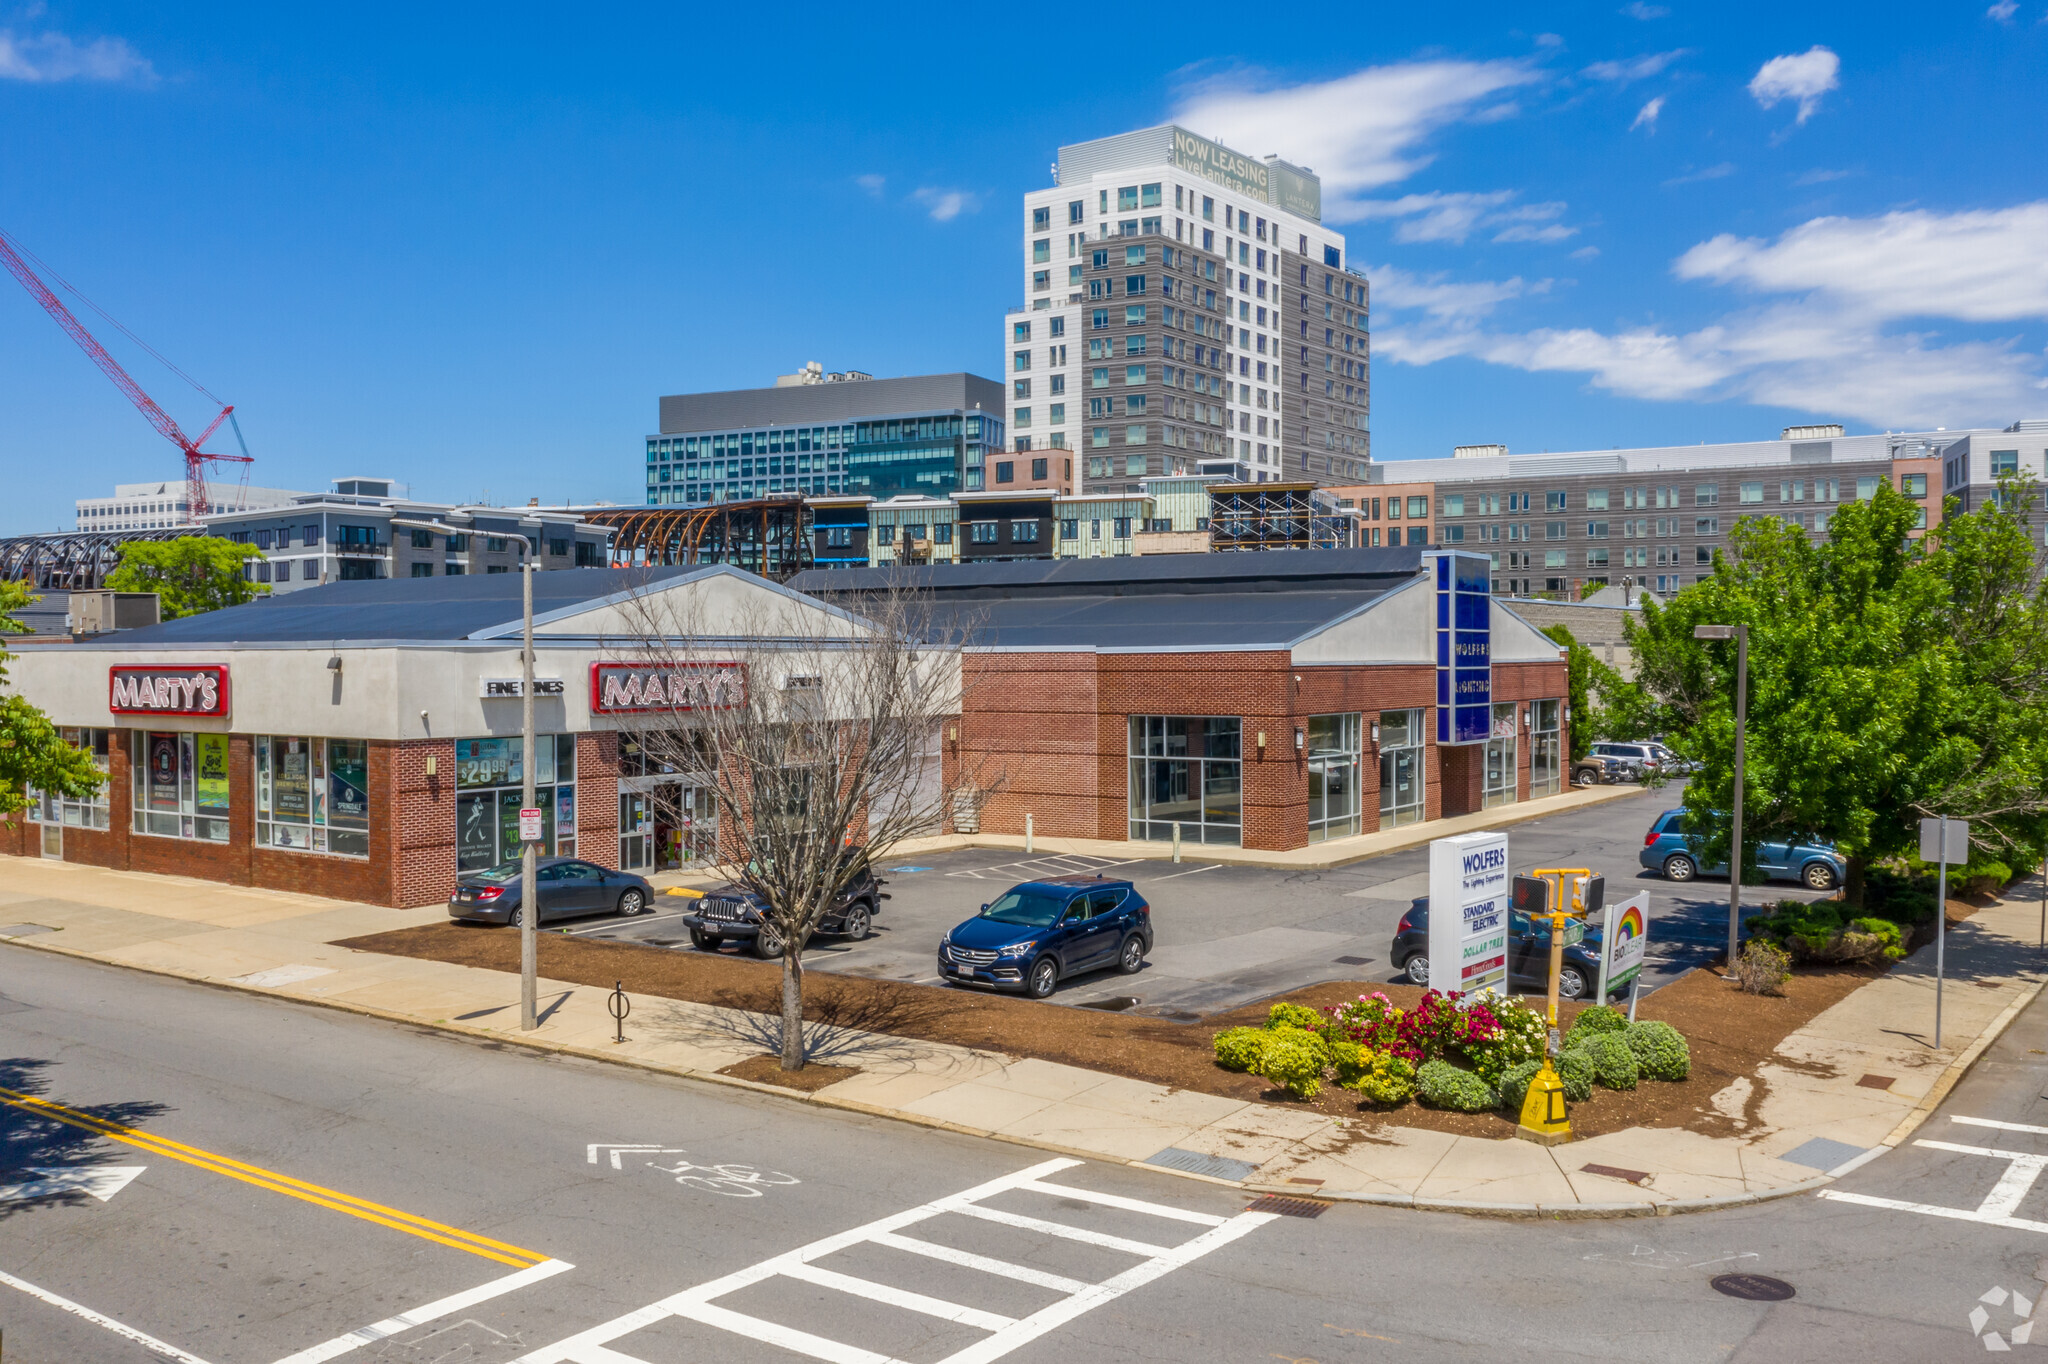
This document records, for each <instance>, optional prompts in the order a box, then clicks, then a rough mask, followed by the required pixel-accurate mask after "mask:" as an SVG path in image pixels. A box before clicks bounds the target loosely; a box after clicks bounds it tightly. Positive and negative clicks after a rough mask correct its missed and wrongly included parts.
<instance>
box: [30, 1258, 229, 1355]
mask: <svg viewBox="0 0 2048 1364" xmlns="http://www.w3.org/2000/svg"><path fill="white" fill-rule="evenodd" d="M0 1284H6V1285H7V1286H8V1287H9V1288H17V1289H20V1290H21V1291H22V1292H24V1293H26V1294H28V1295H29V1296H30V1297H31V1298H35V1299H36V1300H38V1301H39V1302H44V1303H47V1304H49V1305H50V1306H51V1307H54V1308H56V1309H57V1310H58V1311H60V1312H69V1313H70V1314H71V1315H72V1316H74V1317H83V1318H84V1319H85V1320H87V1321H89V1322H91V1323H92V1324H93V1325H95V1326H103V1327H105V1328H106V1329H107V1330H109V1331H112V1332H113V1333H114V1334H115V1335H117V1336H123V1337H126V1338H127V1339H129V1340H132V1341H134V1342H135V1343H136V1344H137V1345H140V1346H141V1347H142V1348H143V1349H145V1350H149V1351H151V1352H153V1353H155V1354H160V1355H162V1356H163V1357H164V1358H166V1359H175V1360H177V1361H178V1364H206V1361H205V1360H203V1359H201V1358H200V1357H199V1356H198V1355H195V1354H187V1353H186V1352H185V1351H183V1350H181V1349H179V1348H178V1347H177V1346H175V1345H166V1344H164V1342H162V1341H161V1340H158V1339H157V1338H156V1337H155V1336H152V1335H148V1334H145V1333H144V1332H141V1331H138V1330H136V1329H135V1328H134V1327H133V1326H123V1325H122V1324H121V1323H120V1322H118V1321H115V1320H114V1319H113V1318H112V1317H108V1316H102V1315H101V1314H99V1313H98V1312H95V1311H93V1310H92V1309H91V1308H90V1307H80V1306H79V1305H78V1304H77V1303H75V1302H73V1301H71V1299H69V1298H61V1297H58V1296H57V1295H56V1294H55V1293H52V1292H50V1291H49V1290H48V1289H47V1288H37V1287H36V1286H35V1285H34V1284H32V1283H27V1282H25V1281H23V1280H21V1279H17V1278H15V1277H14V1276H13V1275H12V1274H0Z"/></svg>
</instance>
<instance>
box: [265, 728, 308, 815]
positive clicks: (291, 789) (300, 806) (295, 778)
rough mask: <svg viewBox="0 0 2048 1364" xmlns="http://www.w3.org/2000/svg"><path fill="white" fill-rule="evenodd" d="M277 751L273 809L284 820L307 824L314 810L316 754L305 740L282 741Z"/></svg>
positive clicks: (272, 800)
mask: <svg viewBox="0 0 2048 1364" xmlns="http://www.w3.org/2000/svg"><path fill="white" fill-rule="evenodd" d="M277 747H278V754H277V767H276V776H275V777H273V778H272V781H273V783H274V785H273V787H272V791H271V798H270V799H271V809H272V810H274V811H275V812H276V813H277V814H278V815H279V816H280V817H281V818H284V819H294V820H298V821H300V822H302V823H303V822H304V821H305V819H306V817H307V816H308V815H309V814H310V813H311V808H312V805H311V802H312V798H313V797H312V791H313V787H312V774H311V767H312V762H313V754H312V751H311V750H310V749H309V748H308V747H307V745H306V741H305V740H303V739H280V740H278V741H277Z"/></svg>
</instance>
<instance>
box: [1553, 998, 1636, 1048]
mask: <svg viewBox="0 0 2048 1364" xmlns="http://www.w3.org/2000/svg"><path fill="white" fill-rule="evenodd" d="M1627 1027H1628V1015H1627V1014H1624V1013H1623V1012H1621V1010H1619V1009H1615V1008H1610V1007H1609V1006H1608V1005H1605V1004H1589V1005H1587V1006H1586V1007H1585V1008H1583V1009H1581V1010H1579V1016H1578V1017H1577V1018H1574V1019H1573V1020H1572V1026H1571V1030H1570V1031H1569V1032H1567V1033H1565V1035H1564V1038H1565V1045H1566V1046H1570V1045H1571V1044H1572V1041H1573V1039H1574V1038H1586V1037H1593V1036H1596V1035H1598V1034H1600V1033H1609V1032H1621V1031H1623V1030H1625V1029H1626V1028H1627Z"/></svg>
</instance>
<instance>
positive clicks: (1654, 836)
mask: <svg viewBox="0 0 2048 1364" xmlns="http://www.w3.org/2000/svg"><path fill="white" fill-rule="evenodd" d="M1636 860H1637V861H1639V862H1641V863H1642V864H1643V865H1644V866H1645V867H1648V868H1649V869H1650V870H1651V871H1654V872H1661V873H1662V874H1663V876H1664V879H1665V880H1667V881H1690V880H1692V879H1693V878H1694V877H1697V876H1726V875H1727V874H1728V864H1727V863H1726V862H1722V863H1719V864H1718V865H1715V866H1705V865H1702V857H1701V853H1700V847H1699V842H1698V840H1696V839H1694V838H1691V837H1689V836H1688V835H1687V834H1686V831H1685V811H1683V810H1666V811H1665V812H1664V813H1663V814H1661V815H1659V816H1657V818H1656V821H1655V822H1654V823H1652V824H1651V825H1650V832H1649V833H1647V834H1645V835H1644V836H1643V850H1642V851H1641V852H1640V853H1638V854H1636ZM1756 865H1757V870H1758V871H1761V872H1762V873H1763V874H1764V875H1765V876H1766V877H1768V878H1770V879H1771V880H1774V881H1798V882H1800V883H1802V884H1804V885H1805V886H1806V887H1807V888H1808V889H1810V890H1833V889H1834V888H1835V887H1836V886H1839V885H1841V884H1842V878H1843V877H1844V876H1846V875H1848V873H1849V864H1848V862H1847V861H1845V860H1844V859H1843V857H1842V855H1841V854H1840V853H1838V852H1836V851H1835V845H1834V844H1832V843H1830V842H1828V841H1827V840H1826V839H1822V838H1815V837H1812V836H1805V837H1800V838H1793V839H1782V838H1781V839H1771V840H1767V841H1765V842H1763V843H1759V844H1757V848H1756Z"/></svg>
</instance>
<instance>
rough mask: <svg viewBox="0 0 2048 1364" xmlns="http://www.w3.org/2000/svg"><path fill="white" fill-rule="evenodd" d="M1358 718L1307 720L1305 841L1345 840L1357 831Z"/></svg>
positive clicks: (1335, 716)
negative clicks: (1306, 831) (1306, 813)
mask: <svg viewBox="0 0 2048 1364" xmlns="http://www.w3.org/2000/svg"><path fill="white" fill-rule="evenodd" d="M1360 719H1361V717H1360V716H1359V715H1357V714H1356V713H1353V714H1350V715H1311V716H1309V717H1308V841H1309V842H1311V843H1320V842H1322V841H1323V840H1324V839H1329V838H1345V837H1348V836H1350V835H1351V834H1355V833H1357V832H1358V814H1359V810H1358V764H1359V742H1358V740H1359V733H1360V725H1359V721H1360Z"/></svg>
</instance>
